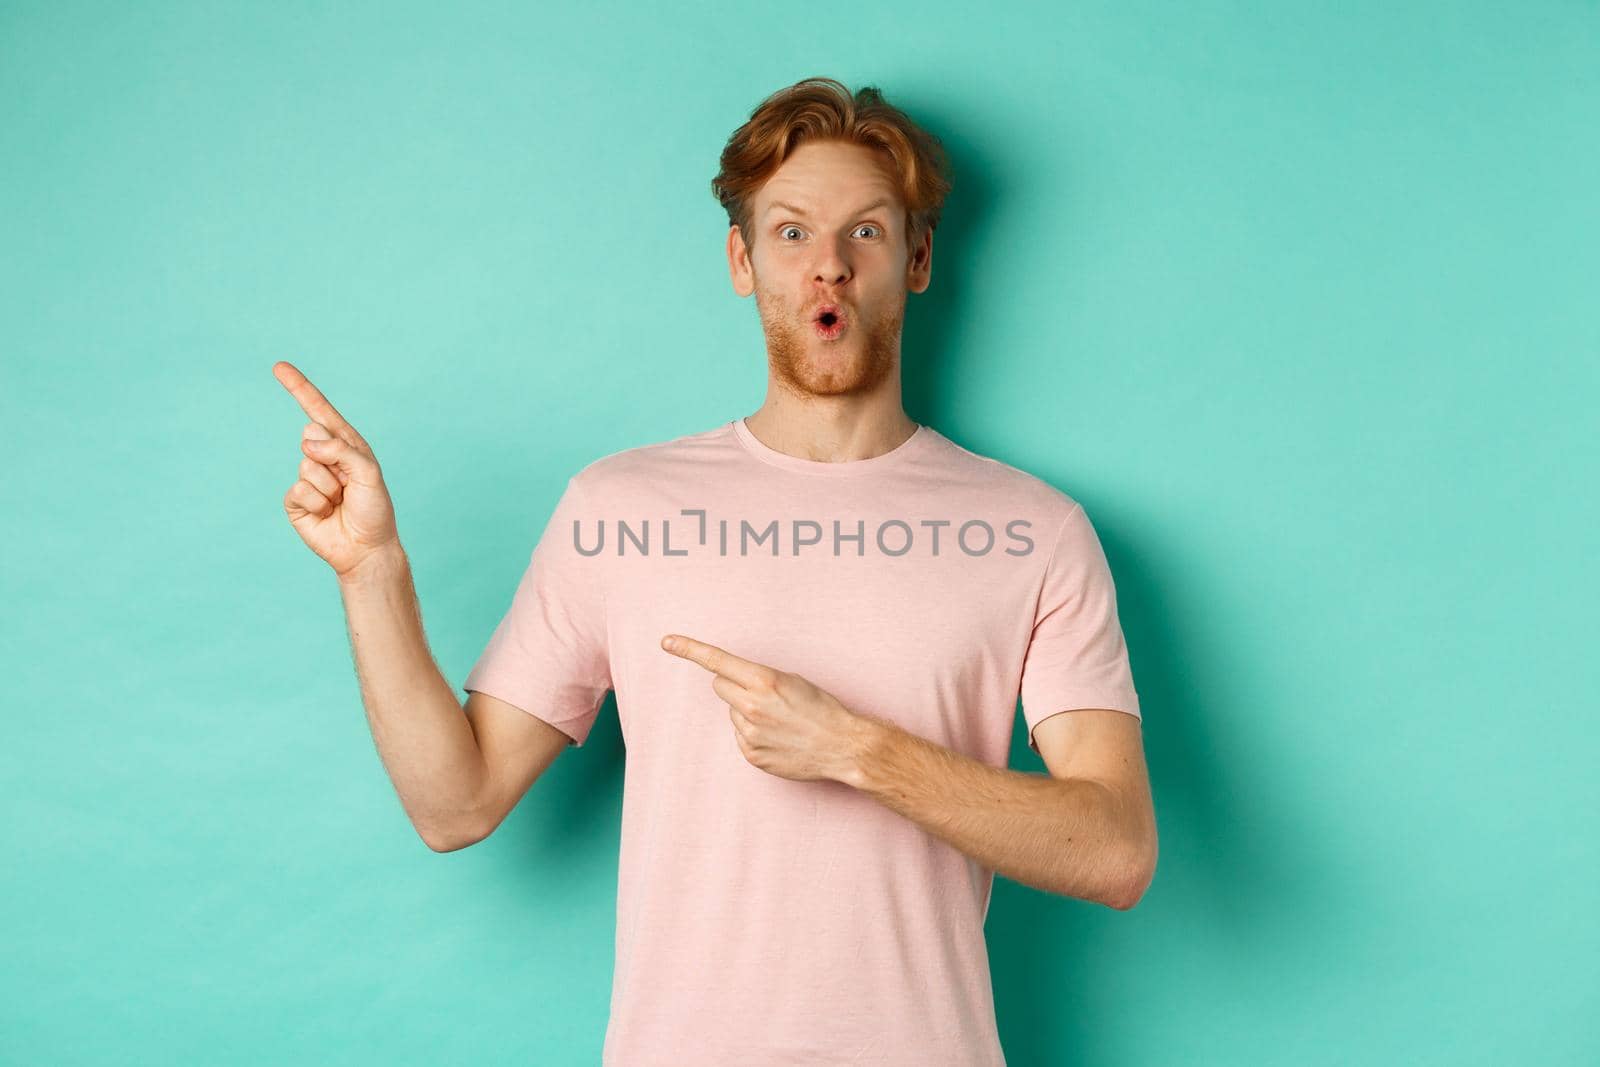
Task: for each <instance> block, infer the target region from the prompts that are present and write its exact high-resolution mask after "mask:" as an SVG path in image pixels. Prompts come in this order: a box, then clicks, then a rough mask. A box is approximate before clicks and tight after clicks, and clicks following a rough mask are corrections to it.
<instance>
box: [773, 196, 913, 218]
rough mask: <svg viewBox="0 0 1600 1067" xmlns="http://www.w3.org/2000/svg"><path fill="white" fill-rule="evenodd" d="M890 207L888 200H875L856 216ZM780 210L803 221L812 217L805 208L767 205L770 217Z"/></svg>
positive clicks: (774, 204)
mask: <svg viewBox="0 0 1600 1067" xmlns="http://www.w3.org/2000/svg"><path fill="white" fill-rule="evenodd" d="M889 206H890V202H889V201H888V200H874V201H873V202H872V203H870V204H868V205H867V206H866V207H863V208H857V209H856V211H855V214H856V215H857V216H860V215H865V214H866V213H867V212H869V211H876V210H877V209H878V208H880V207H889ZM779 209H782V210H784V211H787V212H788V213H789V214H791V215H797V216H799V217H800V218H802V219H805V218H810V217H811V216H809V215H807V214H806V212H805V209H804V208H802V207H797V206H795V205H794V204H786V203H784V202H783V201H782V200H774V201H773V202H772V203H771V204H768V205H767V214H769V215H770V214H772V213H773V212H774V211H777V210H779Z"/></svg>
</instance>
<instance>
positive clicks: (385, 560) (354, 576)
mask: <svg viewBox="0 0 1600 1067" xmlns="http://www.w3.org/2000/svg"><path fill="white" fill-rule="evenodd" d="M409 565H410V564H409V561H408V560H407V559H406V553H405V549H403V548H401V547H400V542H399V541H398V540H395V541H390V542H389V543H388V544H386V545H383V546H382V547H381V548H375V549H373V550H372V551H371V552H369V553H367V555H365V556H363V557H362V558H361V560H360V561H359V562H358V563H356V564H355V565H354V566H352V567H350V569H349V570H344V571H339V572H338V577H339V586H340V588H342V589H361V588H367V587H370V586H374V585H383V584H384V583H386V582H390V581H392V580H394V579H395V578H396V577H397V576H399V575H401V574H404V573H405V570H406V568H407V567H408V566H409Z"/></svg>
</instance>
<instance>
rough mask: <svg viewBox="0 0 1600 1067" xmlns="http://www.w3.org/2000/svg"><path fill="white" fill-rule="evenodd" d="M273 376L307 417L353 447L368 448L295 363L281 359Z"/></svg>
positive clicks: (353, 428)
mask: <svg viewBox="0 0 1600 1067" xmlns="http://www.w3.org/2000/svg"><path fill="white" fill-rule="evenodd" d="M272 376H273V377H274V378H277V379H278V381H279V383H280V384H282V386H283V387H284V388H285V389H287V390H289V395H290V396H292V397H294V399H295V402H296V403H298V404H299V405H300V407H301V409H302V410H304V411H305V413H306V414H307V415H310V416H311V417H312V418H313V419H315V420H316V421H317V422H320V423H322V425H324V426H326V427H327V428H328V429H329V430H331V431H332V432H333V433H334V434H335V435H336V436H339V437H343V438H344V439H345V440H346V441H349V442H350V443H351V444H353V445H357V446H359V447H361V448H367V442H366V440H365V439H364V438H363V437H362V436H361V435H360V434H358V433H356V428H355V427H354V426H351V425H350V424H349V423H348V422H346V421H345V418H344V416H343V415H341V414H339V412H338V411H337V410H335V408H334V406H333V405H332V404H330V403H328V398H327V397H325V396H323V395H322V391H321V390H320V389H318V388H317V387H316V386H314V385H312V384H311V379H309V378H307V377H306V376H305V375H304V374H301V373H300V371H299V369H298V368H296V367H295V365H294V364H293V363H290V362H288V361H287V360H281V359H280V360H279V361H278V362H276V363H274V364H273V365H272ZM368 451H371V449H368Z"/></svg>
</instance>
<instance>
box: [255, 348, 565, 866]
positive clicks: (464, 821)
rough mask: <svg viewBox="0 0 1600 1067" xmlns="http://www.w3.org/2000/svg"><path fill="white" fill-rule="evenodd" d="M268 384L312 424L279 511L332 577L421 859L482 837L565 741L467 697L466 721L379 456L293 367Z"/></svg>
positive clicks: (480, 697)
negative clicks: (425, 617) (431, 632)
mask: <svg viewBox="0 0 1600 1067" xmlns="http://www.w3.org/2000/svg"><path fill="white" fill-rule="evenodd" d="M273 375H274V376H275V377H276V378H277V379H278V381H279V382H280V383H281V384H282V385H283V386H284V388H286V389H288V390H289V392H290V393H291V394H292V395H293V396H294V398H295V400H296V401H298V402H299V404H300V406H301V407H302V408H303V409H304V410H305V411H306V413H307V414H308V415H310V416H311V418H312V421H311V422H310V423H308V424H307V425H306V427H305V430H304V431H303V433H302V437H301V442H300V447H301V451H302V452H303V453H304V457H303V458H302V459H301V461H300V480H299V481H297V482H295V484H294V485H293V486H291V487H290V489H289V491H288V492H287V493H286V494H285V496H284V510H285V511H286V512H287V514H288V516H289V521H290V523H291V524H292V525H293V526H294V528H295V530H296V532H298V533H299V534H300V536H301V538H302V539H303V540H304V541H305V542H306V544H307V545H308V546H309V547H310V548H311V549H312V550H313V551H314V552H316V554H317V555H318V556H320V557H322V559H323V560H324V561H326V562H327V563H328V565H329V566H331V567H332V568H333V570H334V573H335V574H336V575H337V576H338V580H339V591H340V595H341V596H342V598H343V600H344V608H345V621H346V624H347V627H348V629H349V633H350V646H351V649H352V652H353V654H354V657H355V663H356V675H357V678H358V680H359V682H360V686H361V701H362V704H363V705H364V706H365V708H366V713H367V723H368V725H369V726H370V727H371V729H372V738H373V741H374V742H375V743H376V744H377V747H378V756H379V758H380V759H381V760H382V761H383V766H384V769H385V770H386V771H387V772H388V775H389V778H390V780H391V781H392V782H393V783H394V787H395V791H396V792H397V793H398V794H399V797H400V803H401V805H402V806H403V807H404V809H405V812H406V816H407V817H408V818H409V819H410V820H411V824H412V825H413V826H414V827H415V828H416V830H417V833H418V835H420V836H421V838H422V839H423V841H425V842H426V843H427V845H428V847H429V848H432V849H433V850H435V851H436V852H448V851H452V850H454V849H458V848H463V847H465V846H467V845H470V844H473V843H474V842H476V841H479V840H482V838H484V837H486V836H487V835H488V834H489V833H490V832H491V831H492V830H493V829H494V827H495V826H497V825H498V824H499V822H500V820H501V819H503V818H504V817H505V814H506V812H507V811H509V810H510V809H511V808H512V807H513V806H514V805H515V804H516V802H517V800H518V799H520V798H521V796H522V794H523V793H525V792H526V791H527V789H528V787H529V786H530V785H531V784H532V783H533V781H534V779H536V778H537V777H538V776H539V774H540V773H542V772H543V771H544V769H545V768H546V767H548V766H549V765H550V762H551V761H552V760H554V759H555V757H556V756H557V755H559V754H560V752H561V750H562V748H564V747H565V746H566V744H567V743H568V741H569V739H568V738H567V737H566V735H565V734H562V733H561V732H560V731H559V730H556V729H555V727H553V726H550V725H548V724H547V723H544V722H542V721H540V720H539V719H536V718H534V717H533V716H532V715H528V714H525V713H523V712H522V711H520V710H518V709H515V708H513V707H512V706H511V705H509V704H506V703H505V702H503V701H499V700H496V699H495V698H493V697H489V696H487V695H485V694H482V693H473V694H472V695H471V696H470V697H469V698H468V701H467V706H466V709H465V713H464V712H463V708H462V706H461V705H460V704H459V703H457V701H456V697H455V690H454V689H452V688H451V686H450V683H449V682H447V681H446V680H445V677H444V675H443V674H442V673H441V672H440V670H439V667H438V665H437V664H436V663H435V662H434V660H433V655H432V653H431V652H430V651H429V650H428V643H427V637H426V635H425V633H424V632H423V626H422V613H421V610H420V608H419V607H418V604H417V596H416V587H415V585H414V584H413V582H412V578H411V566H410V562H409V561H408V560H407V558H406V554H405V551H404V549H403V548H401V545H400V538H399V535H398V533H397V531H396V528H395V521H394V506H393V502H392V501H391V500H390V498H389V492H388V489H387V487H386V486H385V485H384V482H383V474H382V471H381V470H380V469H379V466H378V461H377V457H376V456H375V455H374V454H373V452H372V448H371V446H369V445H368V444H367V442H366V440H365V439H364V438H362V436H361V435H360V434H359V433H357V432H356V430H355V427H353V426H351V425H350V424H349V423H348V422H346V421H345V419H344V418H343V416H341V415H340V414H339V413H338V411H336V410H335V409H334V407H333V405H332V404H330V403H329V402H328V400H327V398H326V397H324V396H323V395H322V393H321V392H320V391H318V389H317V388H316V386H314V385H312V384H311V382H310V381H308V380H307V379H306V377H305V375H303V374H301V373H300V372H299V370H297V369H296V368H295V367H294V366H293V365H292V364H289V363H284V362H280V363H278V364H275V365H274V367H273Z"/></svg>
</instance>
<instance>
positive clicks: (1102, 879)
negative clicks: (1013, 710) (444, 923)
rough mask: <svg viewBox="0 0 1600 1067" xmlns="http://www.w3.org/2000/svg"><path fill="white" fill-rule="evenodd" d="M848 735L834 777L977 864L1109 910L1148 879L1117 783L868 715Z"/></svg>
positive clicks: (1147, 854)
mask: <svg viewBox="0 0 1600 1067" xmlns="http://www.w3.org/2000/svg"><path fill="white" fill-rule="evenodd" d="M1105 714H1106V715H1121V714H1122V713H1121V712H1117V711H1107V712H1105ZM1134 726H1135V728H1136V727H1137V722H1135V723H1134ZM857 738H858V742H857V744H856V746H855V747H854V749H853V753H854V759H853V760H852V761H851V764H850V767H849V770H848V772H847V773H846V774H845V776H844V778H843V780H844V781H846V782H847V783H848V784H849V785H853V786H855V787H856V788H857V789H859V790H861V791H862V792H864V793H866V794H868V795H869V796H871V797H872V798H873V799H875V800H877V801H878V802H879V803H881V804H883V805H884V806H885V807H887V808H890V809H891V810H893V811H896V812H899V813H900V814H901V815H904V816H905V817H906V818H908V819H911V820H912V821H913V822H916V823H918V824H919V825H921V826H922V827H923V828H924V829H926V830H928V831H929V832H930V833H932V834H934V835H936V836H938V837H939V838H941V839H942V840H944V841H946V842H948V843H949V844H951V845H954V846H955V847H956V848H958V849H960V850H961V851H962V852H965V853H966V854H967V855H969V856H972V857H974V858H975V859H977V860H979V861H980V862H981V863H983V864H984V865H985V866H986V867H990V868H992V869H994V870H996V871H999V872H1000V873H1001V874H1003V875H1005V876H1006V877H1008V878H1011V879H1012V880H1014V881H1018V882H1022V883H1023V884H1024V885H1031V886H1034V887H1035V888H1038V889H1043V890H1046V891H1047V892H1052V893H1060V894H1062V895H1063V896H1070V897H1077V898H1079V899H1082V900H1090V901H1094V902H1096V903H1099V904H1105V905H1106V906H1107V907H1111V908H1115V909H1117V910H1118V911H1126V910H1127V909H1129V908H1131V907H1133V906H1134V904H1135V903H1137V902H1138V900H1139V898H1140V897H1141V896H1143V894H1144V890H1145V887H1146V886H1148V885H1149V882H1150V877H1151V874H1152V865H1153V863H1154V860H1153V856H1152V847H1151V846H1147V845H1146V844H1145V842H1147V841H1152V840H1153V837H1152V835H1151V834H1150V833H1147V832H1146V830H1145V822H1146V820H1145V819H1144V817H1143V812H1144V808H1143V806H1142V805H1138V804H1135V803H1134V802H1133V801H1131V800H1130V799H1129V797H1128V796H1127V795H1126V794H1125V792H1124V791H1122V790H1119V789H1114V788H1112V787H1111V786H1110V785H1107V784H1106V783H1105V782H1103V781H1100V780H1099V779H1096V778H1089V777H1057V776H1055V775H1043V774H1028V773H1024V772H1022V771H1013V770H1009V769H1005V768H999V767H991V766H989V765H988V764H986V763H980V762H979V761H977V760H974V759H971V758H970V757H968V756H965V755H962V754H961V753H958V752H955V751H953V750H951V749H948V748H945V747H944V746H942V745H937V744H934V743H933V742H932V741H929V740H927V739H925V738H922V737H917V736H916V735H914V734H911V733H908V732H907V731H905V730H902V729H901V728H900V727H898V726H896V725H895V724H893V723H890V722H888V721H886V720H881V719H876V718H868V717H863V718H862V721H861V723H860V724H859V730H858V733H857Z"/></svg>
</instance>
